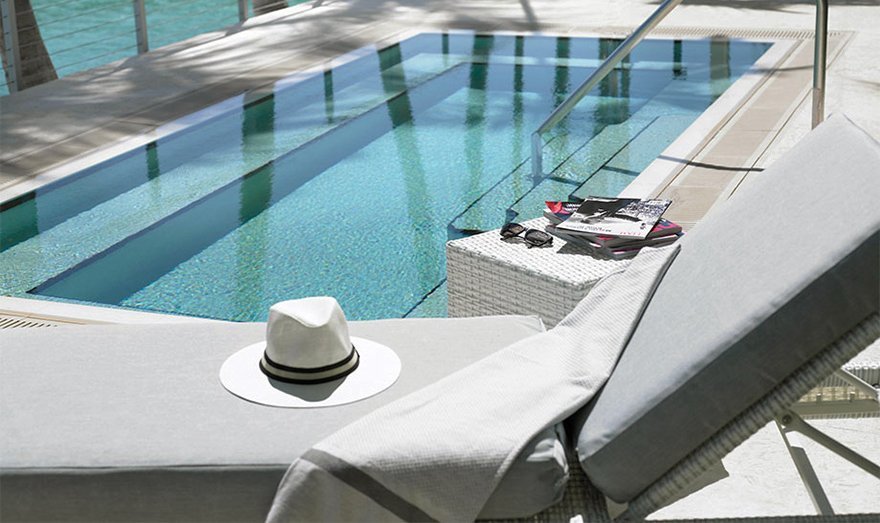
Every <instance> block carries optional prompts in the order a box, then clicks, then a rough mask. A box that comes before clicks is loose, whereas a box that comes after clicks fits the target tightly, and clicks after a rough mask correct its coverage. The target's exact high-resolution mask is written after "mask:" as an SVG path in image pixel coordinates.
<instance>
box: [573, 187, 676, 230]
mask: <svg viewBox="0 0 880 523" xmlns="http://www.w3.org/2000/svg"><path fill="white" fill-rule="evenodd" d="M670 203H672V202H671V201H670V200H639V199H637V198H600V197H596V196H590V197H589V198H587V199H586V200H584V201H583V203H581V205H580V206H579V207H578V209H577V211H575V212H574V213H573V214H572V215H571V216H570V217H569V218H568V219H566V220H565V221H564V222H562V223H560V224H559V225H557V227H559V228H560V229H562V230H567V231H575V232H584V233H589V234H595V235H607V236H622V237H627V238H639V239H644V238H645V237H647V236H648V233H650V232H651V231H652V230H653V229H654V226H655V225H656V224H657V221H659V220H660V216H662V215H663V213H664V212H665V211H666V209H667V207H669V204H670Z"/></svg>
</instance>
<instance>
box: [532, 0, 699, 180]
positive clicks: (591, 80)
mask: <svg viewBox="0 0 880 523" xmlns="http://www.w3.org/2000/svg"><path fill="white" fill-rule="evenodd" d="M681 2H682V0H665V1H664V2H663V3H662V4H660V7H658V8H657V10H656V11H654V12H653V13H651V16H649V17H648V18H647V19H646V20H645V21H644V22H642V25H640V26H639V27H638V29H636V30H635V31H633V33H632V34H631V35H629V36H628V37H627V38H626V40H624V41H623V43H621V44H620V45H619V46H617V49H615V50H614V52H613V53H611V54H610V55H609V56H608V58H606V59H605V61H604V62H602V65H600V66H599V68H598V69H596V70H595V71H593V74H591V75H590V76H589V77H588V78H587V79H586V80H584V83H582V84H581V85H580V87H578V88H577V89H575V91H574V92H573V93H571V94H570V95H568V98H566V99H565V100H564V101H563V102H562V103H561V104H559V106H558V107H556V109H554V110H553V112H552V113H550V116H548V117H547V119H546V120H544V123H542V124H541V125H540V126H539V127H538V129H537V130H535V132H533V133H532V176H533V177H536V178H537V177H540V176H543V172H544V167H543V163H544V158H543V157H542V156H543V149H544V142H543V139H542V138H541V135H542V134H544V133H546V132H547V131H549V130H550V129H551V128H553V127H554V126H555V125H556V124H558V123H559V122H560V120H562V119H563V118H565V117H566V116H568V114H569V113H571V111H572V110H573V109H574V107H575V106H576V105H577V104H578V102H580V101H581V99H583V97H584V96H586V95H587V93H589V92H590V91H591V90H593V87H596V85H597V84H598V83H599V82H601V81H602V80H604V79H605V77H606V76H608V74H609V73H610V72H611V71H613V70H614V68H615V67H616V66H617V64H619V63H620V62H621V60H623V59H624V58H626V57H627V56H628V55H629V53H630V51H632V49H633V47H635V46H636V45H637V44H638V43H639V42H641V41H642V39H644V38H645V35H647V34H648V32H649V31H650V30H651V29H653V28H654V27H656V26H657V24H659V23H660V21H661V20H663V19H664V18H666V15H668V14H669V13H670V12H671V11H672V10H673V9H675V8H676V7H677V6H678V4H680V3H681Z"/></svg>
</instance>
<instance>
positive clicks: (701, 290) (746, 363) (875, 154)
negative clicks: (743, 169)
mask: <svg viewBox="0 0 880 523" xmlns="http://www.w3.org/2000/svg"><path fill="white" fill-rule="evenodd" d="M878 202H880V145H878V144H877V142H875V141H874V140H873V139H871V138H870V137H869V136H868V135H866V134H865V133H864V132H863V131H861V130H860V129H858V128H857V127H855V126H854V125H853V124H852V123H851V122H850V121H849V120H847V119H846V118H844V117H834V118H830V119H829V120H828V121H827V122H825V123H824V124H822V125H821V126H819V127H818V128H817V129H816V130H815V131H813V132H811V133H810V134H808V135H807V137H805V138H804V139H803V140H802V142H801V143H800V144H798V145H797V146H796V147H795V148H794V149H792V150H791V151H790V152H789V153H788V154H786V155H785V156H784V157H783V158H782V159H780V160H779V161H778V162H776V163H775V164H774V165H773V166H771V167H770V168H769V169H767V170H766V171H765V172H763V173H755V174H752V175H751V179H750V180H747V183H745V184H744V185H743V186H742V187H740V188H739V189H738V190H737V191H736V192H735V193H734V194H733V196H732V197H731V198H730V199H729V200H728V201H726V202H724V203H723V204H722V205H720V206H719V207H718V208H716V209H715V210H714V211H713V212H712V213H710V214H709V215H707V216H706V217H705V218H704V219H703V221H702V222H701V223H700V224H698V225H697V226H696V227H695V228H694V229H693V231H692V232H691V233H689V234H688V235H686V236H685V237H684V238H683V239H682V240H681V242H680V243H681V252H680V254H679V256H678V258H677V259H676V260H675V262H674V263H673V264H672V266H671V267H670V269H669V271H668V272H667V274H666V276H665V277H664V279H663V281H662V282H661V283H660V285H659V287H658V288H657V292H656V294H655V295H654V298H653V300H652V301H651V303H650V304H649V305H648V307H647V308H646V310H645V313H644V316H643V318H642V320H641V323H640V324H639V326H638V327H637V329H636V331H635V332H634V334H633V337H632V339H631V340H630V343H629V345H628V346H627V348H626V350H625V351H624V354H623V356H622V357H621V359H620V361H619V363H618V365H617V367H616V368H615V370H614V372H613V374H612V375H611V378H610V380H609V382H608V384H607V385H606V387H605V389H604V390H603V391H602V393H601V395H600V396H599V397H598V398H597V400H596V401H595V402H594V403H593V404H592V405H590V406H589V408H588V409H584V410H583V411H582V412H580V413H579V415H578V416H577V417H576V418H575V420H574V424H573V425H574V427H573V430H574V431H576V433H577V450H578V455H579V459H580V462H581V464H582V466H583V468H584V471H585V472H586V474H587V476H588V477H589V478H590V480H591V481H592V482H593V484H594V485H596V486H597V487H598V488H599V489H600V490H602V491H603V492H604V493H605V494H606V495H607V496H609V497H610V498H612V499H614V500H616V501H620V502H623V501H628V500H631V499H632V498H634V497H635V496H636V495H637V494H639V493H640V492H641V491H642V490H644V489H645V488H646V487H648V486H649V485H650V484H651V483H652V482H654V481H655V480H657V479H658V478H659V477H660V476H661V475H662V474H663V473H664V472H666V471H667V470H669V469H670V468H671V467H672V466H673V465H674V464H676V463H677V462H678V461H680V460H681V459H682V458H684V457H685V456H686V455H687V454H689V453H690V452H691V451H693V450H694V449H696V448H697V447H698V446H699V445H700V444H701V443H703V442H704V441H706V440H707V439H708V438H709V437H710V436H712V434H714V433H715V432H717V431H718V430H719V429H720V428H721V427H722V426H723V425H725V424H726V423H728V422H729V421H731V420H732V419H733V418H734V417H735V416H736V415H738V414H740V413H741V412H742V411H744V410H745V409H746V408H747V407H748V406H750V405H751V404H753V403H755V402H756V401H757V400H758V399H760V398H761V397H762V396H764V395H766V394H767V393H768V392H769V391H770V390H771V389H772V388H773V387H774V386H775V385H777V384H778V383H779V382H780V381H782V380H783V379H784V378H786V377H787V376H788V375H790V374H791V373H792V372H793V371H794V370H795V369H797V368H798V367H799V366H801V365H802V364H804V363H805V362H807V361H808V360H810V359H811V358H812V357H814V356H815V355H816V354H818V353H819V352H820V351H821V350H822V349H823V348H824V347H826V346H827V345H828V344H830V343H831V342H833V341H834V340H835V339H837V338H838V337H840V336H841V335H842V334H843V333H845V332H846V331H848V330H849V329H851V328H852V327H853V326H854V325H856V324H857V323H858V322H859V321H861V320H863V319H864V318H866V317H867V316H868V315H869V314H871V313H872V312H875V311H877V309H878V303H880V295H878V293H880V290H878V289H880V276H878V273H880V270H878V267H880V233H878V231H880V205H878Z"/></svg>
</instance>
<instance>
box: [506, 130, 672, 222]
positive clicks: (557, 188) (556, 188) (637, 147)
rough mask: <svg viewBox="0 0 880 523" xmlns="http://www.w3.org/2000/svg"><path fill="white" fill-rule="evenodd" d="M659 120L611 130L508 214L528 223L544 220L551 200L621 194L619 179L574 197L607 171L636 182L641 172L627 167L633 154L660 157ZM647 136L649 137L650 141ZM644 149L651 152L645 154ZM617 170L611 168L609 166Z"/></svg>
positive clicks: (590, 144)
mask: <svg viewBox="0 0 880 523" xmlns="http://www.w3.org/2000/svg"><path fill="white" fill-rule="evenodd" d="M657 121H658V117H643V116H642V115H641V114H640V115H639V116H638V117H633V118H630V119H629V120H627V121H626V122H623V123H620V124H617V125H615V126H613V127H614V128H613V129H608V132H607V133H604V131H603V133H600V134H604V136H602V137H601V138H600V136H597V137H596V138H597V139H598V140H596V139H594V140H590V142H589V143H588V144H587V145H586V146H585V147H583V148H581V149H580V150H578V151H577V152H576V153H575V154H573V155H571V156H570V157H569V158H568V159H567V160H566V161H565V162H564V163H563V164H562V165H560V166H559V167H557V168H556V169H555V170H554V171H553V172H552V173H551V174H550V176H548V177H547V178H545V179H544V180H543V181H542V182H541V183H540V184H538V185H537V186H536V187H535V188H534V189H532V190H531V191H529V192H528V193H527V194H524V195H523V196H522V197H520V199H519V200H517V201H516V202H514V203H513V204H512V205H511V206H510V209H509V210H508V214H509V215H510V216H511V218H515V219H517V220H525V219H530V218H535V217H537V216H540V214H541V212H542V210H543V209H544V202H545V201H548V200H569V199H571V198H572V196H577V197H580V198H586V197H587V196H590V195H593V194H598V195H609V194H610V195H614V194H617V193H618V192H620V187H623V186H625V185H626V184H627V183H629V182H625V183H624V184H623V185H614V184H613V183H615V182H616V183H618V184H619V183H621V181H620V179H619V178H616V179H611V178H609V179H608V180H607V181H608V182H609V183H608V184H607V185H603V186H599V187H598V188H597V187H595V186H593V185H590V186H589V191H590V194H587V195H583V196H580V195H575V194H574V193H575V192H576V191H578V190H579V189H582V188H583V187H584V184H585V182H586V181H587V180H590V179H593V178H594V177H595V176H596V173H603V172H605V171H606V170H614V169H616V170H615V171H614V172H615V174H618V175H620V176H626V177H628V178H629V179H632V178H634V177H635V176H637V175H638V173H639V172H640V171H638V170H635V169H632V168H630V167H629V164H628V163H627V158H628V157H629V156H630V154H631V153H630V151H639V154H641V155H651V156H652V157H654V156H656V153H654V151H653V150H652V149H651V148H650V143H651V142H650V136H652V135H653V136H656V135H655V134H652V133H651V132H650V130H651V129H652V128H653V127H654V126H655V125H656V123H657ZM646 136H647V137H648V138H647V139H646ZM641 149H648V150H647V151H642V150H641ZM612 165H613V166H614V167H609V166H612Z"/></svg>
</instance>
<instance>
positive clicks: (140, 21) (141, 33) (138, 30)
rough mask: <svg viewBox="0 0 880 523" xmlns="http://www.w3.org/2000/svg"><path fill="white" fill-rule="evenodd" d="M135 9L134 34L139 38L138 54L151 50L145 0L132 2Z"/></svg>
mask: <svg viewBox="0 0 880 523" xmlns="http://www.w3.org/2000/svg"><path fill="white" fill-rule="evenodd" d="M131 4H132V6H133V7H134V33H135V36H136V37H137V50H138V54H143V53H146V52H147V51H149V50H150V44H149V38H148V37H147V11H146V10H145V9H144V0H132V2H131Z"/></svg>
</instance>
